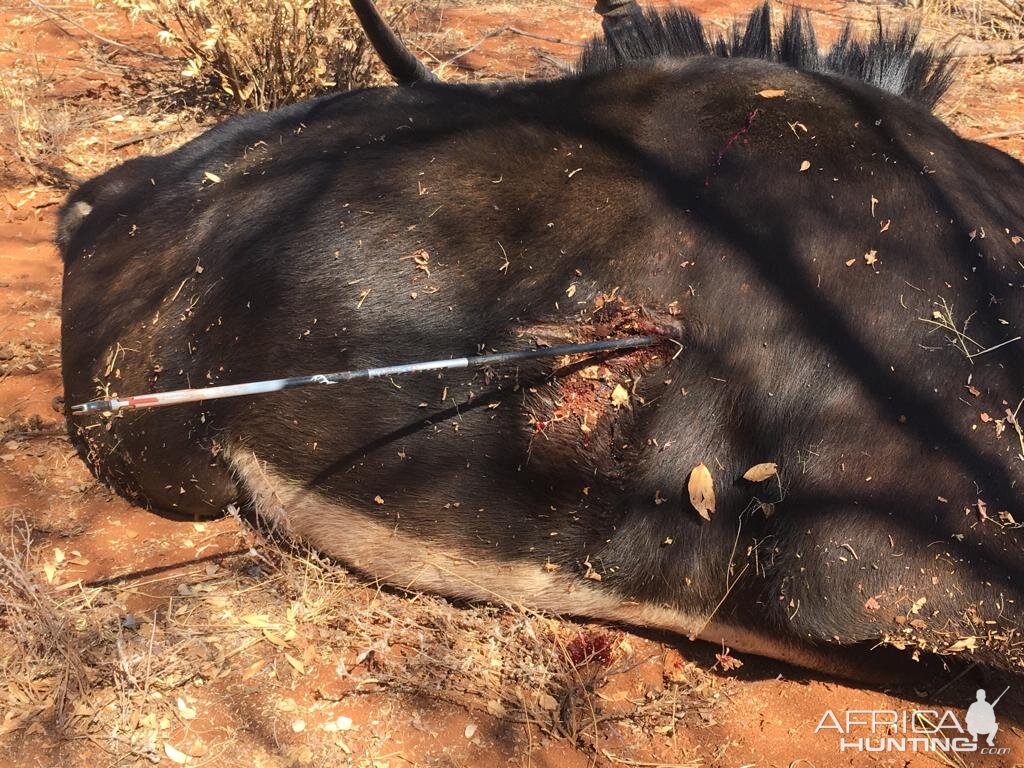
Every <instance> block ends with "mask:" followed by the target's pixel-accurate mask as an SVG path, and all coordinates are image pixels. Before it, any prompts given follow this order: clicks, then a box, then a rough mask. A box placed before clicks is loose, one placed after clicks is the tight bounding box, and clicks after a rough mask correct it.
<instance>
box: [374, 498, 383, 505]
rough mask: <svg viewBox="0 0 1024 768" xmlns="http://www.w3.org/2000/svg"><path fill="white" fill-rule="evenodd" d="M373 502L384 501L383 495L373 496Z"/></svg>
mask: <svg viewBox="0 0 1024 768" xmlns="http://www.w3.org/2000/svg"><path fill="white" fill-rule="evenodd" d="M373 503H374V504H383V503H384V497H383V496H374V497H373Z"/></svg>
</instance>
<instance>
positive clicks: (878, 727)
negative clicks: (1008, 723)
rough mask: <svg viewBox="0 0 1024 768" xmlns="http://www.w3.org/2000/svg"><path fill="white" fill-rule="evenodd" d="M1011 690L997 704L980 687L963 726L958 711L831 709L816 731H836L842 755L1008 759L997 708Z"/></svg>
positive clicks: (827, 711)
mask: <svg viewBox="0 0 1024 768" xmlns="http://www.w3.org/2000/svg"><path fill="white" fill-rule="evenodd" d="M1008 690H1010V688H1009V686H1007V687H1006V689H1005V690H1003V692H1002V693H1000V694H999V695H998V696H997V697H996V698H995V700H994V701H992V702H989V701H988V694H987V692H986V691H985V690H984V689H978V692H977V694H976V695H975V701H974V703H973V704H971V706H970V707H969V708H968V710H967V716H966V717H965V718H964V721H963V723H961V722H960V719H959V718H958V717H957V715H956V713H955V712H953V711H952V710H949V709H946V710H935V709H914V710H903V711H896V710H873V709H854V710H847V711H845V712H841V713H839V714H836V713H835V712H833V711H832V710H831V709H829V710H826V711H825V714H824V715H822V716H821V721H820V722H819V723H818V725H817V727H816V728H815V729H814V732H815V733H824V734H827V733H829V732H830V731H831V732H835V734H836V735H837V736H838V737H839V744H838V746H839V751H840V752H975V753H977V754H980V755H1005V754H1007V753H1008V752H1009V751H1010V750H1009V747H997V746H996V743H995V738H996V734H997V733H998V732H999V722H998V720H997V719H996V711H995V710H996V705H998V704H999V702H1000V700H1001V699H1002V698H1003V696H1005V695H1006V692H1007V691H1008Z"/></svg>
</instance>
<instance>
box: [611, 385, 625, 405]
mask: <svg viewBox="0 0 1024 768" xmlns="http://www.w3.org/2000/svg"><path fill="white" fill-rule="evenodd" d="M612 405H614V406H615V407H616V408H622V407H623V406H626V405H629V390H627V389H626V388H625V387H624V386H622V385H621V384H616V385H615V389H613V390H612Z"/></svg>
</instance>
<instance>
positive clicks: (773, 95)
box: [757, 88, 786, 99]
mask: <svg viewBox="0 0 1024 768" xmlns="http://www.w3.org/2000/svg"><path fill="white" fill-rule="evenodd" d="M757 95H758V96H760V97H761V98H762V99H777V98H779V97H780V96H785V95H786V92H785V91H784V90H782V89H781V88H765V89H764V90H763V91H758V92H757Z"/></svg>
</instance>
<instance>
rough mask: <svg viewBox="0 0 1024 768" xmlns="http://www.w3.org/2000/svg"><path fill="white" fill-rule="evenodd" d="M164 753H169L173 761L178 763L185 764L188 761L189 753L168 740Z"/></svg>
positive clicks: (169, 757) (168, 755)
mask: <svg viewBox="0 0 1024 768" xmlns="http://www.w3.org/2000/svg"><path fill="white" fill-rule="evenodd" d="M164 754H165V755H167V757H168V759H170V761H171V762H172V763H177V764H178V765H184V764H185V763H186V762H187V761H188V755H186V754H185V753H184V752H182V751H181V750H180V749H177V748H175V747H173V746H171V745H170V744H168V743H167V742H164Z"/></svg>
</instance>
